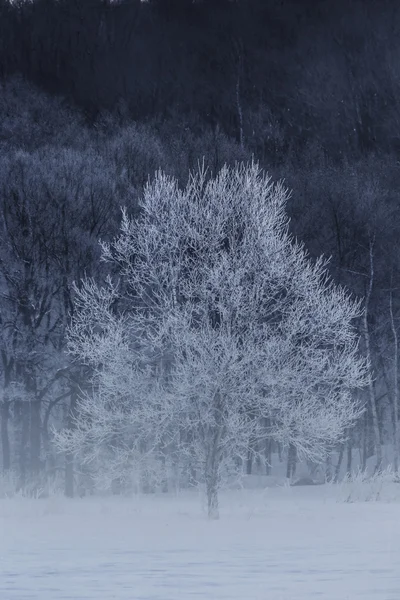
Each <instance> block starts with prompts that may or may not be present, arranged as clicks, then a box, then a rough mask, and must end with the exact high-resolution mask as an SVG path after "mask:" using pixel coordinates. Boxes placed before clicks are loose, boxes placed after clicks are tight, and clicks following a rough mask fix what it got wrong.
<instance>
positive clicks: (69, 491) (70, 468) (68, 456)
mask: <svg viewBox="0 0 400 600" xmlns="http://www.w3.org/2000/svg"><path fill="white" fill-rule="evenodd" d="M76 403H77V393H76V390H72V391H71V403H70V407H69V411H68V429H72V428H73V427H74V418H75V414H76ZM64 493H65V495H66V496H67V498H73V497H74V493H75V486H74V455H73V454H72V453H71V452H66V453H65V487H64Z"/></svg>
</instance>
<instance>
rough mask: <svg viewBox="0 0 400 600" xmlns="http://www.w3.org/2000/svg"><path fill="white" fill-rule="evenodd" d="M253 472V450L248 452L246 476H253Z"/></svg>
mask: <svg viewBox="0 0 400 600" xmlns="http://www.w3.org/2000/svg"><path fill="white" fill-rule="evenodd" d="M252 471H253V453H252V451H251V449H249V451H248V452H247V460H246V475H251V474H252Z"/></svg>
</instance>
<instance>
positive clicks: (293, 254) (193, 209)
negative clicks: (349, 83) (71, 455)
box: [59, 164, 367, 516]
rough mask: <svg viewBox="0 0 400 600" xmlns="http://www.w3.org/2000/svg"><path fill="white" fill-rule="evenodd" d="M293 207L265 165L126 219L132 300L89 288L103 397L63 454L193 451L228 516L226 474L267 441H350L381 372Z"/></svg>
mask: <svg viewBox="0 0 400 600" xmlns="http://www.w3.org/2000/svg"><path fill="white" fill-rule="evenodd" d="M287 198H288V194H287V191H286V190H285V189H284V188H283V187H282V185H280V184H276V185H275V184H273V183H271V181H270V179H269V178H268V177H267V176H265V175H264V174H263V173H262V172H261V171H260V169H259V167H258V166H257V165H254V164H252V165H250V166H239V167H237V168H236V169H233V170H232V169H228V168H224V169H222V170H221V172H220V173H219V174H218V175H217V176H216V177H215V178H208V177H207V174H206V173H204V172H202V171H200V172H199V174H197V175H193V176H192V177H191V178H190V180H189V183H188V185H187V187H186V188H185V189H183V190H182V189H180V188H179V186H178V184H177V182H176V181H175V180H174V179H171V178H169V177H167V176H165V175H163V174H162V173H158V174H157V176H156V177H155V179H154V181H153V182H151V183H149V184H148V185H147V186H146V188H145V190H144V197H143V201H142V205H141V214H140V216H139V217H138V218H137V219H135V220H133V219H130V218H129V217H128V215H127V214H126V212H124V214H123V219H122V224H121V232H120V235H119V237H118V238H117V239H116V240H115V241H114V242H113V243H112V244H111V245H107V244H103V245H102V250H103V259H104V260H107V261H111V262H114V263H115V264H116V265H117V266H118V267H119V269H120V273H121V293H120V294H118V291H117V289H116V288H115V287H113V286H112V284H111V283H110V282H109V285H108V288H106V289H105V288H98V287H97V286H95V285H94V284H93V283H90V282H86V283H85V285H84V287H83V290H82V291H81V292H80V294H79V297H80V309H79V311H78V312H77V314H76V316H75V319H74V323H73V326H72V328H71V332H70V349H71V351H72V352H73V353H74V354H76V355H77V356H78V357H79V358H81V359H82V360H84V361H86V362H87V363H89V364H90V365H91V366H92V368H93V370H94V374H93V393H92V394H89V395H85V396H84V397H83V398H82V399H81V402H80V411H81V413H80V416H79V419H78V421H77V430H76V431H74V432H72V433H71V432H70V433H69V434H64V435H62V436H61V437H60V438H59V439H60V440H61V442H62V443H61V446H64V447H66V446H69V447H70V448H73V449H75V450H76V449H78V448H82V446H85V447H86V448H88V447H91V448H92V451H91V452H92V458H93V456H94V454H95V453H96V452H99V451H100V447H104V446H105V447H106V448H107V451H109V450H110V448H111V449H112V451H113V455H114V459H115V460H117V463H118V462H120V463H121V462H123V461H127V463H129V462H130V461H131V460H132V457H134V456H135V457H136V458H137V457H138V456H140V455H141V453H143V452H144V451H145V452H148V451H149V449H150V451H151V452H153V451H158V452H161V450H162V452H164V454H165V453H166V452H168V451H171V452H175V455H176V456H179V455H183V454H185V453H186V454H187V453H189V454H190V455H191V456H192V458H193V460H195V461H196V464H197V466H198V467H201V469H202V471H203V479H204V481H205V483H206V487H207V494H208V505H209V514H210V516H216V515H217V514H218V504H217V490H218V484H219V480H220V478H221V476H222V473H223V471H224V469H225V468H226V466H227V465H229V464H231V463H232V460H236V461H239V463H240V459H241V457H243V456H244V455H245V453H247V452H248V451H249V450H252V449H254V447H256V445H257V441H258V440H259V439H260V438H262V437H263V438H264V439H265V437H266V436H272V437H274V438H275V439H277V440H279V441H280V442H282V443H284V444H285V445H289V444H291V445H293V446H295V447H296V448H297V450H298V452H299V453H300V454H302V455H304V456H305V457H307V458H309V459H313V460H319V459H321V458H322V457H323V456H324V453H325V452H326V449H327V447H329V446H330V445H332V444H334V443H337V442H338V441H339V440H340V439H341V437H342V435H343V432H344V430H345V429H346V428H347V427H349V426H351V425H352V424H353V423H354V421H355V420H356V419H357V417H358V416H359V414H360V407H359V406H358V405H357V404H356V403H355V401H354V399H353V397H352V391H353V390H354V388H357V387H360V386H362V385H364V384H365V382H366V379H367V375H366V365H365V363H364V361H363V360H362V359H361V358H360V357H359V356H358V354H357V338H356V336H355V331H354V328H353V325H352V321H353V319H354V318H355V317H357V316H359V312H360V309H359V305H358V304H356V303H354V302H352V301H351V300H350V298H349V297H348V294H347V293H346V292H345V291H344V290H343V289H341V288H338V287H335V286H334V285H333V284H332V283H331V282H330V281H329V280H328V278H327V275H326V265H325V263H324V262H323V261H322V260H319V261H317V263H316V264H314V263H312V262H311V261H310V260H309V259H308V257H307V255H306V253H305V251H304V249H303V247H302V246H301V245H300V244H298V243H297V242H295V241H294V240H293V239H292V238H291V237H290V235H289V234H288V220H287V217H286V214H285V204H286V200H287ZM119 296H120V297H119ZM116 300H118V302H119V303H120V305H121V307H123V309H124V310H123V312H121V311H117V310H115V307H114V303H115V301H116ZM112 440H114V442H113V441H112ZM115 440H118V441H117V442H116V441H115ZM130 455H131V456H130ZM122 458H123V461H122Z"/></svg>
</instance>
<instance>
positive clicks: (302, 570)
mask: <svg viewBox="0 0 400 600" xmlns="http://www.w3.org/2000/svg"><path fill="white" fill-rule="evenodd" d="M327 491H328V488H325V487H324V486H321V487H318V488H317V487H315V488H297V489H295V488H291V489H285V488H277V489H268V490H266V491H265V492H260V491H249V490H247V491H246V490H243V491H241V492H229V493H225V494H222V496H221V520H220V521H215V522H209V521H207V519H206V518H205V515H204V512H202V510H201V500H200V496H199V495H198V494H197V493H192V494H190V493H189V494H182V495H179V496H177V497H173V496H168V497H165V496H152V497H136V498H133V499H132V498H131V499H128V498H104V499H99V498H95V499H94V498H87V499H76V500H73V501H68V500H65V499H63V498H50V499H47V500H26V499H23V498H21V499H12V500H11V499H10V500H7V499H6V500H2V501H1V502H0V598H1V600H67V599H68V600H72V599H74V600H89V599H90V600H111V599H115V600H128V599H129V600H189V599H191V598H193V599H194V598H196V599H198V600H203V599H204V600H205V599H208V600H312V599H314V598H316V599H317V598H318V599H321V600H357V599H359V598H360V599H361V598H362V599H363V600H398V598H400V519H399V505H398V504H397V503H385V502H380V503H337V502H336V501H335V500H334V499H333V498H329V497H327Z"/></svg>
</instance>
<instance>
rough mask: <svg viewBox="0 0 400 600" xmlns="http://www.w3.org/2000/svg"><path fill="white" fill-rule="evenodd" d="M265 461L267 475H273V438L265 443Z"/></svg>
mask: <svg viewBox="0 0 400 600" xmlns="http://www.w3.org/2000/svg"><path fill="white" fill-rule="evenodd" d="M265 461H266V467H265V474H266V475H271V470H272V440H271V438H267V440H266V442H265Z"/></svg>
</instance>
